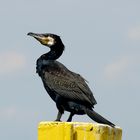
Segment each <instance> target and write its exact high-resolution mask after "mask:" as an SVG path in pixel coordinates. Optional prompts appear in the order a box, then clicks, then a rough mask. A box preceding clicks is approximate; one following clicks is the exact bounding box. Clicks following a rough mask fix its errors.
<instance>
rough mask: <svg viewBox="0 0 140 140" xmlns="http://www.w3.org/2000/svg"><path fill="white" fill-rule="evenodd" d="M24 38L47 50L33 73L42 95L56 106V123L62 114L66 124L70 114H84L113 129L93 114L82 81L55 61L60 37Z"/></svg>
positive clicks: (60, 50)
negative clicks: (36, 77) (37, 79)
mask: <svg viewBox="0 0 140 140" xmlns="http://www.w3.org/2000/svg"><path fill="white" fill-rule="evenodd" d="M28 35H30V36H32V37H34V38H35V39H37V40H38V41H39V42H40V43H41V44H42V45H45V46H48V47H49V48H50V51H49V52H48V53H45V54H43V55H41V56H40V57H39V58H38V60H37V64H36V70H37V73H38V75H39V76H40V77H41V79H42V82H43V84H44V87H45V89H46V91H47V92H48V94H49V95H50V97H51V98H52V99H53V100H54V101H55V102H56V106H57V109H58V115H57V118H56V121H61V120H60V119H61V116H62V114H63V113H64V111H68V112H70V115H69V118H68V120H67V121H69V122H70V121H72V117H73V115H74V114H78V115H83V114H87V115H88V116H89V117H90V118H91V119H92V120H94V121H96V122H98V123H103V124H108V125H110V126H112V127H113V126H115V125H114V124H113V123H111V122H110V121H108V120H107V119H105V118H103V117H102V116H101V115H99V114H98V113H96V112H95V111H94V110H93V108H94V105H95V104H96V103H97V102H96V100H95V98H94V96H93V94H92V91H91V90H90V88H89V87H88V85H87V83H86V81H85V79H84V78H83V77H82V76H80V75H79V74H77V73H74V72H72V71H70V70H69V69H67V68H66V67H65V66H64V65H63V64H61V63H60V62H58V61H56V59H58V58H59V57H60V56H61V55H62V53H63V50H64V44H63V43H62V41H61V39H60V37H59V36H58V35H55V34H50V33H47V34H36V33H31V32H30V33H28Z"/></svg>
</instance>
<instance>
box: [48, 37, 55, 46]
mask: <svg viewBox="0 0 140 140" xmlns="http://www.w3.org/2000/svg"><path fill="white" fill-rule="evenodd" d="M48 40H49V41H48V45H50V46H51V45H53V44H54V43H55V40H54V38H52V37H50V36H48Z"/></svg>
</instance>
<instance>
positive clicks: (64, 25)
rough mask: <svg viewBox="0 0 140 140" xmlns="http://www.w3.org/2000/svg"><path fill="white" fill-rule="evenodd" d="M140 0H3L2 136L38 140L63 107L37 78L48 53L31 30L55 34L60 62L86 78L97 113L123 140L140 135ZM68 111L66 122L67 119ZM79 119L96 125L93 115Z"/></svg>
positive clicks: (0, 13) (0, 56) (0, 15)
mask: <svg viewBox="0 0 140 140" xmlns="http://www.w3.org/2000/svg"><path fill="white" fill-rule="evenodd" d="M139 5H140V1H138V0H133V1H132V0H118V1H111V0H106V1H104V0H99V1H93V0H88V1H86V0H83V1H80V0H76V1H75V0H71V1H67V0H59V1H57V0H51V1H48V0H40V1H36V0H12V1H8V0H1V1H0V18H1V19H0V20H1V23H0V31H1V33H0V38H1V41H0V84H1V88H0V89H1V92H0V95H1V100H0V132H1V133H0V138H1V139H4V140H9V139H11V140H16V139H20V140H25V139H26V140H31V139H32V140H33V139H37V125H38V123H39V122H40V121H43V120H46V121H49V120H54V119H55V118H56V114H57V109H56V107H55V103H54V102H53V101H52V100H51V99H50V97H49V96H48V95H47V93H46V91H45V90H44V88H43V85H42V82H41V80H40V78H39V77H38V75H37V74H36V73H35V63H36V59H37V58H38V57H39V56H40V55H41V54H43V53H45V52H47V51H49V49H48V48H46V47H44V46H41V45H40V44H39V43H38V42H37V41H36V40H34V39H33V38H30V37H28V36H27V33H28V32H30V31H32V32H37V33H48V32H51V33H55V34H58V35H60V36H61V38H62V40H63V43H64V44H65V47H66V49H65V51H64V53H63V55H62V56H61V58H60V59H59V61H60V62H62V63H63V64H64V65H65V66H67V67H68V68H69V69H71V70H72V71H75V72H77V73H80V74H81V75H82V76H83V77H85V79H87V81H88V82H89V86H90V88H91V89H92V91H93V92H94V96H95V98H96V100H97V103H98V104H97V105H96V106H95V110H96V111H97V112H99V113H100V114H102V115H103V116H105V117H106V118H108V119H109V120H111V121H112V122H114V123H115V124H116V125H118V126H120V127H121V128H123V139H124V140H125V139H127V140H132V139H136V138H138V137H139V125H140V121H139V118H140V111H139V107H140V102H139V99H140V94H139V92H140V89H139V83H140V78H139V71H140V61H139V60H140V18H139V13H140V8H139ZM67 117H68V113H65V115H64V116H63V120H66V119H67ZM73 120H74V121H86V122H92V120H91V119H89V118H88V117H87V116H74V119H73Z"/></svg>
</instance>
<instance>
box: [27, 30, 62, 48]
mask: <svg viewBox="0 0 140 140" xmlns="http://www.w3.org/2000/svg"><path fill="white" fill-rule="evenodd" d="M27 35H29V36H32V37H34V38H35V39H37V40H38V41H39V42H40V43H41V44H42V45H45V46H48V47H50V48H51V47H52V46H54V45H56V44H57V43H61V42H62V41H61V39H60V37H59V36H58V35H55V34H50V33H45V34H38V33H32V32H29V33H28V34H27Z"/></svg>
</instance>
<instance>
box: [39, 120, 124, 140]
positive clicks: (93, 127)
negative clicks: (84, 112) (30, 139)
mask: <svg viewBox="0 0 140 140" xmlns="http://www.w3.org/2000/svg"><path fill="white" fill-rule="evenodd" d="M121 139H122V129H121V128H119V127H115V128H112V127H110V126H108V125H103V124H93V123H83V122H40V123H39V126H38V140H121Z"/></svg>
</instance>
